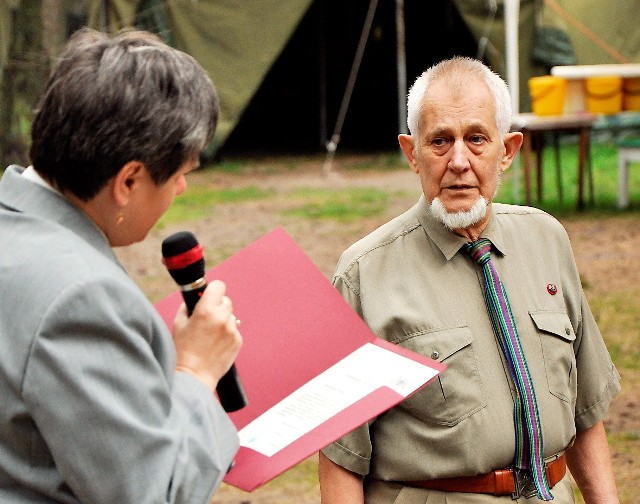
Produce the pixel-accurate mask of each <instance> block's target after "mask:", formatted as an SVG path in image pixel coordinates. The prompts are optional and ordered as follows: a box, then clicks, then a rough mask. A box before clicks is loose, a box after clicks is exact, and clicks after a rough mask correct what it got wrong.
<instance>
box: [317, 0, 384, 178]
mask: <svg viewBox="0 0 640 504" xmlns="http://www.w3.org/2000/svg"><path fill="white" fill-rule="evenodd" d="M377 6H378V0H371V2H370V3H369V10H368V12H367V17H366V19H365V21H364V26H363V27H362V33H361V34H360V41H359V42H358V48H357V50H356V55H355V57H354V59H353V64H352V65H351V73H350V74H349V80H348V81H347V87H346V89H345V91H344V95H343V97H342V103H341V104H340V111H339V112H338V118H337V119H336V125H335V128H334V130H333V135H331V140H330V141H329V142H327V146H326V147H327V157H326V158H325V161H324V165H323V166H322V172H323V173H324V174H325V175H329V172H330V171H331V164H332V162H333V157H334V156H335V153H336V149H337V148H338V143H340V133H341V132H342V125H343V124H344V119H345V116H346V115H347V109H348V108H349V102H350V101H351V94H352V93H353V87H354V86H355V83H356V77H357V76H358V70H359V69H360V63H361V62H362V56H363V54H364V48H365V46H366V45H367V39H368V38H369V32H370V31H371V25H372V24H373V16H374V15H375V13H376V7H377Z"/></svg>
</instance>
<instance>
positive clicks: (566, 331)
mask: <svg viewBox="0 0 640 504" xmlns="http://www.w3.org/2000/svg"><path fill="white" fill-rule="evenodd" d="M529 315H531V318H532V319H533V322H534V324H535V325H536V327H537V328H538V330H540V331H544V332H547V333H550V334H553V335H555V336H559V337H560V338H562V339H564V340H567V341H574V340H575V339H576V334H575V333H574V332H573V327H572V326H571V321H570V320H569V317H568V315H567V314H566V313H565V312H555V311H537V312H529Z"/></svg>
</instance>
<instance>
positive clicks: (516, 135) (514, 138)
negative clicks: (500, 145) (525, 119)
mask: <svg viewBox="0 0 640 504" xmlns="http://www.w3.org/2000/svg"><path fill="white" fill-rule="evenodd" d="M523 138H524V137H523V136H522V133H520V132H519V131H514V132H512V133H507V134H506V135H505V137H504V147H505V149H504V154H503V155H502V159H501V160H500V167H501V169H502V171H505V170H506V169H507V168H509V166H511V163H513V159H514V158H515V157H516V154H517V153H518V151H519V150H520V147H521V146H522V140H523Z"/></svg>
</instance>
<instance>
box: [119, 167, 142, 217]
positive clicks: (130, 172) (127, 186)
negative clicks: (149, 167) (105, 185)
mask: <svg viewBox="0 0 640 504" xmlns="http://www.w3.org/2000/svg"><path fill="white" fill-rule="evenodd" d="M145 175H146V167H145V165H144V163H142V162H140V161H129V162H128V163H126V164H124V165H123V166H122V168H120V170H119V171H118V173H116V176H115V177H114V178H113V188H112V191H113V198H114V199H115V201H116V203H117V204H118V206H119V207H120V208H124V207H125V206H127V204H128V203H129V200H130V199H131V195H132V194H133V192H134V191H135V190H136V189H137V188H138V187H139V186H140V184H141V183H142V179H143V177H144V176H145Z"/></svg>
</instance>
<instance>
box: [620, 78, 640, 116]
mask: <svg viewBox="0 0 640 504" xmlns="http://www.w3.org/2000/svg"><path fill="white" fill-rule="evenodd" d="M622 110H640V77H631V78H628V79H624V80H623V81H622Z"/></svg>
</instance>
